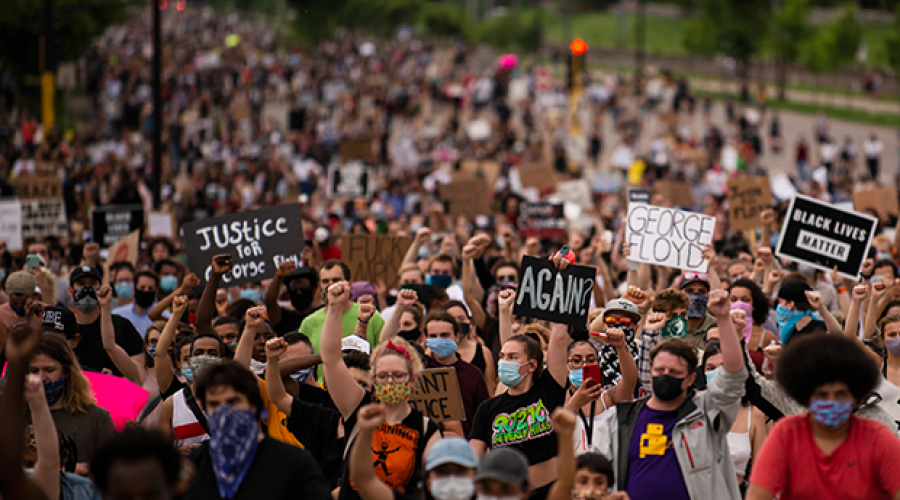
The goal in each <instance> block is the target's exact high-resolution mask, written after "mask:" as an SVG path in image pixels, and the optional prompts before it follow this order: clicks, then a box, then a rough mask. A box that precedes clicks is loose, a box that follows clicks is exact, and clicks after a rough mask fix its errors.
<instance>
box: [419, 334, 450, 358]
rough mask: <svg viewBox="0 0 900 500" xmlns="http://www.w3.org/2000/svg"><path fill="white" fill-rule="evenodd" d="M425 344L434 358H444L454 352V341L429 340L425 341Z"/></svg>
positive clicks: (443, 339)
mask: <svg viewBox="0 0 900 500" xmlns="http://www.w3.org/2000/svg"><path fill="white" fill-rule="evenodd" d="M425 344H426V345H427V346H428V348H429V349H431V352H433V353H434V354H435V355H436V356H439V357H441V358H445V357H447V356H449V355H451V354H453V353H454V352H456V347H457V346H456V341H454V340H453V339H445V338H437V337H436V338H430V339H426V340H425Z"/></svg>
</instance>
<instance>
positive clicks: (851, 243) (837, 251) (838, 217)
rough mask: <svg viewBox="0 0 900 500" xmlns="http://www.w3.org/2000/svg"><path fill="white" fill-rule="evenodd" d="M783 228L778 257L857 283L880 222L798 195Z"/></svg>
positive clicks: (785, 218) (792, 201)
mask: <svg viewBox="0 0 900 500" xmlns="http://www.w3.org/2000/svg"><path fill="white" fill-rule="evenodd" d="M784 221H785V222H784V226H783V227H782V228H781V239H779V240H778V249H777V251H776V254H777V255H778V256H779V257H783V258H787V259H790V260H792V261H795V262H802V263H804V264H807V265H809V266H812V267H815V268H816V269H821V270H822V271H831V270H832V269H834V266H837V268H838V274H840V275H841V276H844V277H846V278H850V279H857V277H858V276H859V269H860V266H862V263H863V261H864V260H865V259H866V254H867V253H868V250H869V245H871V244H872V236H873V234H874V232H875V226H877V225H878V220H877V219H876V218H874V217H871V216H868V215H863V214H861V213H859V212H852V211H848V210H841V209H839V208H835V207H834V206H833V205H829V204H827V203H823V202H821V201H819V200H816V199H814V198H809V197H807V196H803V195H796V196H794V199H793V200H791V204H790V206H789V207H788V210H787V213H786V214H785V217H784Z"/></svg>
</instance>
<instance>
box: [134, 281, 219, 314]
mask: <svg viewBox="0 0 900 500" xmlns="http://www.w3.org/2000/svg"><path fill="white" fill-rule="evenodd" d="M198 286H200V278H198V277H197V275H196V274H194V273H188V274H187V276H185V277H184V280H183V281H182V282H181V286H180V287H178V288H176V289H175V291H174V292H172V293H170V294H169V295H167V296H166V297H164V298H163V299H162V300H160V301H159V302H157V303H156V305H154V306H153V307H152V308H151V309H150V312H149V313H147V314H148V315H149V316H150V319H152V320H154V321H156V320H160V319H166V318H164V317H163V312H165V310H166V309H167V308H168V307H169V306H170V305H171V304H172V301H173V300H174V299H175V297H177V296H179V295H187V296H188V297H190V296H191V294H192V293H194V289H196V288H197V287H198ZM213 298H214V299H215V296H213Z"/></svg>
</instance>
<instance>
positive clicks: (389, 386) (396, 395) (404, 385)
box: [375, 382, 411, 406]
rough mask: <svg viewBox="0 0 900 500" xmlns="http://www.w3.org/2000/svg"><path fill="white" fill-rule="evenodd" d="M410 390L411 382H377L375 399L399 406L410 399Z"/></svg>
mask: <svg viewBox="0 0 900 500" xmlns="http://www.w3.org/2000/svg"><path fill="white" fill-rule="evenodd" d="M410 392H411V389H410V387H409V382H385V383H383V384H375V399H377V400H379V401H381V402H382V403H384V404H386V405H390V406H397V405H398V404H400V403H402V402H404V401H406V400H407V399H409V394H410Z"/></svg>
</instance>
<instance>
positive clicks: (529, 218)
mask: <svg viewBox="0 0 900 500" xmlns="http://www.w3.org/2000/svg"><path fill="white" fill-rule="evenodd" d="M518 226H519V235H520V236H522V237H524V238H530V237H532V236H534V237H537V238H547V239H549V238H557V239H562V238H565V237H566V230H568V228H569V224H568V221H567V220H566V216H565V210H564V206H563V204H562V203H522V204H521V205H520V206H519V223H518Z"/></svg>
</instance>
